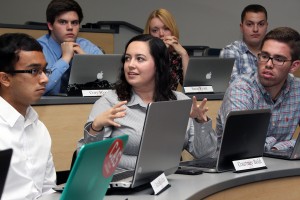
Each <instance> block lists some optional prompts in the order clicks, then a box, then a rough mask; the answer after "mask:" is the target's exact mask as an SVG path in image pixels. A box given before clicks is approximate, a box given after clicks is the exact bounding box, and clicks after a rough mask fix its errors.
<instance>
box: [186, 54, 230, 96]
mask: <svg viewBox="0 0 300 200" xmlns="http://www.w3.org/2000/svg"><path fill="white" fill-rule="evenodd" d="M234 60H235V59H234V58H219V57H201V56H195V57H190V60H189V64H188V68H187V72H186V75H185V78H184V80H183V91H184V93H185V94H187V95H188V96H190V95H195V94H197V93H198V94H199V93H201V94H205V93H213V94H218V93H220V94H223V95H224V93H225V91H226V89H227V87H228V85H229V81H230V76H231V72H232V68H233V65H234ZM203 86H208V87H211V90H198V89H197V88H199V87H203Z"/></svg>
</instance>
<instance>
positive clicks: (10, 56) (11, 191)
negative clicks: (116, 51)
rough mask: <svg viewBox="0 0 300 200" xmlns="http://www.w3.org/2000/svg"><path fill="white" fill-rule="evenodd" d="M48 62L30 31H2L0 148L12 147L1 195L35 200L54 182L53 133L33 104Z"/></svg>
mask: <svg viewBox="0 0 300 200" xmlns="http://www.w3.org/2000/svg"><path fill="white" fill-rule="evenodd" d="M46 65H47V63H46V60H45V57H44V55H43V51H42V46H41V45H40V44H39V43H38V42H37V41H36V40H35V39H34V38H32V37H31V36H29V35H26V34H22V33H7V34H3V35H1V36H0V111H1V112H0V149H8V148H12V149H13V156H12V160H11V164H10V167H9V173H8V176H7V179H6V183H5V187H4V193H3V195H2V199H36V198H38V197H40V196H41V195H43V194H46V193H50V192H52V191H53V190H52V188H53V187H54V186H55V180H56V173H55V168H54V164H53V159H52V154H51V151H50V150H51V138H50V135H49V132H48V130H47V128H46V127H45V125H44V124H43V123H42V122H41V121H40V120H39V119H38V114H37V113H36V111H35V110H34V109H33V108H32V107H31V106H30V105H31V104H33V103H35V102H37V101H38V100H39V99H40V98H41V96H42V95H43V94H44V92H45V88H46V84H47V83H48V77H47V75H49V74H50V73H51V71H49V70H48V69H46Z"/></svg>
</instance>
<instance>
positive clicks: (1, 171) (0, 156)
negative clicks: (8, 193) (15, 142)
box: [0, 149, 13, 199]
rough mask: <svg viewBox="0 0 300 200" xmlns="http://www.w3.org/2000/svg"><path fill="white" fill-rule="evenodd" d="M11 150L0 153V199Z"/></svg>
mask: <svg viewBox="0 0 300 200" xmlns="http://www.w3.org/2000/svg"><path fill="white" fill-rule="evenodd" d="M12 153H13V150H12V149H6V150H2V151H0V161H1V164H0V199H1V196H2V193H3V189H4V186H5V181H6V177H7V174H8V169H9V165H10V160H11V157H12Z"/></svg>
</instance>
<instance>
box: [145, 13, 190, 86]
mask: <svg viewBox="0 0 300 200" xmlns="http://www.w3.org/2000/svg"><path fill="white" fill-rule="evenodd" d="M144 33H145V34H151V35H152V36H154V37H158V38H160V39H162V40H163V41H164V43H165V44H166V45H167V47H168V49H169V54H170V61H171V76H172V84H171V88H172V90H176V89H177V86H178V84H179V83H180V84H181V85H182V83H183V78H184V76H185V73H186V69H187V66H188V62H189V55H188V53H187V51H186V50H185V49H184V48H183V47H182V46H181V44H180V43H179V31H178V28H177V25H176V22H175V19H174V17H173V15H172V14H171V13H170V12H169V11H167V10H166V9H163V8H160V9H158V10H154V11H152V12H151V14H150V15H149V17H148V20H147V22H146V26H145V29H144Z"/></svg>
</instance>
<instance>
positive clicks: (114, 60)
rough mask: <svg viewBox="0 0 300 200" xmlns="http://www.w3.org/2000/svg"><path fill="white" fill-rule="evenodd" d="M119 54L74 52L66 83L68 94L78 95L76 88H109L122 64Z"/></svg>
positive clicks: (115, 79) (116, 77)
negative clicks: (67, 82)
mask: <svg viewBox="0 0 300 200" xmlns="http://www.w3.org/2000/svg"><path fill="white" fill-rule="evenodd" d="M121 59H122V55H121V54H103V55H90V54H75V55H74V57H73V59H72V67H71V71H70V78H69V84H68V89H67V90H68V95H69V96H78V95H77V94H76V93H75V92H76V91H74V90H75V89H76V88H80V89H83V90H101V89H102V90H109V89H111V86H112V85H113V84H114V83H115V82H116V81H117V79H118V76H119V70H120V68H121V66H122V62H121ZM96 96H98V95H96Z"/></svg>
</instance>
